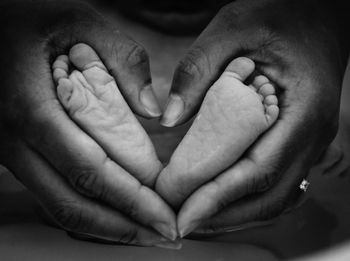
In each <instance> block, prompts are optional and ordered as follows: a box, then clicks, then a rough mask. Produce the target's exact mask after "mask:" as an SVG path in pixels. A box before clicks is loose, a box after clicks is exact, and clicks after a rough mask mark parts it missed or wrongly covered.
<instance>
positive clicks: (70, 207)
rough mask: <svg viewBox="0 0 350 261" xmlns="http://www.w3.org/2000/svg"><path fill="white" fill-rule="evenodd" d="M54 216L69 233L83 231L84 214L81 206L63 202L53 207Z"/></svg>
mask: <svg viewBox="0 0 350 261" xmlns="http://www.w3.org/2000/svg"><path fill="white" fill-rule="evenodd" d="M52 212H53V213H52V214H53V216H54V218H55V220H56V221H57V222H58V224H59V225H60V226H61V227H63V228H64V229H65V230H68V231H76V232H77V231H80V230H82V229H83V213H82V210H81V208H80V207H79V205H78V204H77V203H76V202H74V201H72V200H61V201H59V202H57V203H55V205H54V207H53V211H52Z"/></svg>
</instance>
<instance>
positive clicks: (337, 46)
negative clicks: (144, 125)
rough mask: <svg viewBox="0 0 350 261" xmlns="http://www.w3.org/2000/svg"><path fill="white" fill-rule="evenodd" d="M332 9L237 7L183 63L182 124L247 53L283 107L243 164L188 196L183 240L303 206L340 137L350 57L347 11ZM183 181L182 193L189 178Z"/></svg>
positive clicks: (178, 90)
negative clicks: (310, 179) (317, 168)
mask: <svg viewBox="0 0 350 261" xmlns="http://www.w3.org/2000/svg"><path fill="white" fill-rule="evenodd" d="M325 2H329V1H312V0H310V1H292V0H284V1H280V0H265V1H254V0H244V1H243V0H242V1H236V2H233V3H231V4H228V5H226V6H225V7H224V8H222V9H221V10H220V12H219V13H218V14H217V15H216V17H215V18H214V19H213V20H212V22H211V23H210V24H209V25H208V26H207V28H206V29H205V30H204V31H203V33H202V34H201V35H200V36H199V37H198V39H197V40H196V41H195V43H194V44H193V45H192V47H191V48H190V50H189V52H188V54H187V55H186V56H185V57H184V58H183V59H182V61H181V62H180V64H179V66H178V68H177V70H176V72H175V75H174V79H173V85H172V90H171V93H172V94H176V95H178V96H180V97H181V98H182V99H183V101H184V103H185V109H184V112H183V113H182V116H181V117H180V118H179V120H178V121H177V124H181V123H183V122H186V121H187V120H188V119H189V118H190V117H191V116H193V115H194V113H195V112H196V111H197V110H198V108H199V106H200V104H201V101H202V99H203V97H204V95H205V93H206V91H207V90H208V88H209V87H210V86H211V84H212V83H213V82H214V81H215V80H216V79H217V78H218V76H219V75H220V73H221V72H222V70H223V68H224V67H225V66H226V65H227V63H228V62H229V61H231V60H232V58H233V57H237V56H247V57H249V58H251V59H252V60H254V61H255V62H256V63H257V69H258V70H259V71H260V72H261V73H262V74H264V75H266V76H267V77H268V78H269V79H270V80H271V81H273V82H274V83H275V84H276V86H277V88H278V95H279V106H280V116H279V119H278V120H277V122H276V124H275V125H274V126H273V128H272V129H270V130H269V131H268V132H267V133H266V134H264V135H263V136H262V137H260V139H259V140H258V141H257V142H256V143H255V144H254V145H253V146H252V147H251V148H250V149H249V150H248V151H247V152H246V153H245V155H244V156H243V157H242V158H241V159H240V161H238V162H237V163H236V164H234V165H233V166H231V167H230V168H229V169H228V170H226V171H225V172H224V173H223V174H221V175H218V176H217V177H216V178H215V179H214V180H212V181H211V182H208V183H207V184H205V185H203V186H201V187H199V186H198V189H197V190H196V191H195V192H194V193H193V194H192V195H191V196H190V197H189V198H186V197H184V198H183V199H182V200H183V201H184V204H183V205H182V207H181V209H180V210H179V213H178V229H179V232H180V235H182V236H183V235H186V234H188V233H190V232H192V231H194V230H196V229H197V231H200V232H208V233H210V232H220V231H224V230H226V229H229V228H232V227H235V226H237V225H241V224H244V223H249V222H253V221H260V220H265V219H269V218H272V217H275V216H277V215H279V214H280V213H281V212H282V211H283V210H284V209H285V208H286V207H287V206H288V205H289V204H290V203H291V202H294V201H295V200H296V199H297V197H298V195H299V194H300V192H301V191H300V190H299V189H298V186H299V184H300V182H301V180H302V179H303V178H304V177H305V176H306V175H307V173H308V170H309V169H310V167H311V166H312V165H313V163H314V162H315V161H316V160H317V159H318V158H319V157H320V155H321V154H322V153H323V152H324V151H325V149H326V148H327V146H328V145H329V143H330V142H331V141H332V139H333V138H334V136H335V134H336V132H337V126H338V111H339V106H340V99H339V98H340V94H341V84H342V78H343V75H344V70H345V67H346V62H347V57H348V49H347V48H348V39H347V37H346V34H344V31H343V30H344V29H346V27H345V25H344V24H342V21H343V20H342V19H343V17H342V15H344V13H345V9H342V7H340V6H337V5H339V3H336V2H332V3H329V6H328V4H327V3H325ZM343 12H344V13H343ZM345 32H346V30H345ZM169 110H171V108H167V110H166V111H165V113H164V114H163V115H164V116H163V117H164V118H166V117H167V113H168V111H169ZM192 182H193V180H192ZM180 183H181V184H177V187H178V191H177V193H180V194H181V192H184V190H186V180H183V182H180ZM185 192H186V191H185ZM183 194H184V195H185V194H187V193H183Z"/></svg>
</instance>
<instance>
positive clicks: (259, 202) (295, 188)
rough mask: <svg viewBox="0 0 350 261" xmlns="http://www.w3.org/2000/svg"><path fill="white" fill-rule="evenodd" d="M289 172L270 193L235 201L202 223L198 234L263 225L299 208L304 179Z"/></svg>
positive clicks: (291, 170) (292, 170)
mask: <svg viewBox="0 0 350 261" xmlns="http://www.w3.org/2000/svg"><path fill="white" fill-rule="evenodd" d="M294 171H297V169H290V170H289V171H288V173H286V177H292V178H285V179H281V180H280V181H279V182H278V183H277V184H276V185H275V186H274V187H273V188H271V189H270V190H268V191H266V192H264V193H259V194H256V195H252V196H250V197H245V198H242V199H240V200H238V201H236V202H232V203H231V204H230V205H228V206H227V207H226V208H224V209H223V210H222V211H220V212H218V213H217V214H216V215H214V216H213V217H211V218H209V219H206V220H203V222H202V223H201V224H200V225H199V227H198V229H197V230H196V232H198V233H213V232H216V233H222V232H227V231H232V230H236V229H238V228H244V227H251V226H257V225H263V224H265V223H269V222H271V221H272V220H273V219H274V218H276V217H278V216H279V215H280V214H282V213H283V212H285V211H286V209H289V208H290V207H292V206H295V205H299V204H300V203H301V202H302V199H303V193H304V192H303V191H302V190H300V188H299V184H300V183H301V180H300V178H299V177H295V173H294Z"/></svg>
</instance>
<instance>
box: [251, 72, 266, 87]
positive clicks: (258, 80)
mask: <svg viewBox="0 0 350 261" xmlns="http://www.w3.org/2000/svg"><path fill="white" fill-rule="evenodd" d="M269 82H270V81H269V79H268V78H267V77H266V76H264V75H258V76H256V77H255V78H254V80H253V82H252V84H251V85H252V86H254V87H255V88H256V89H259V88H260V87H261V86H263V85H264V84H267V83H269Z"/></svg>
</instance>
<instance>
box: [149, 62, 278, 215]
mask: <svg viewBox="0 0 350 261" xmlns="http://www.w3.org/2000/svg"><path fill="white" fill-rule="evenodd" d="M254 69H255V64H254V62H253V61H252V60H250V59H248V58H246V57H239V58H237V59H234V60H233V61H232V62H231V63H230V64H229V65H228V66H227V68H226V69H225V71H224V73H223V74H222V75H221V76H220V78H219V79H218V80H217V81H216V82H215V83H214V84H213V85H212V86H211V87H210V89H209V90H208V92H207V94H206V96H205V98H204V100H203V103H202V106H201V108H200V110H199V112H198V114H197V115H196V118H195V119H194V121H193V124H192V126H191V128H190V129H189V130H188V132H187V134H186V136H185V137H184V138H183V140H182V141H181V143H180V144H179V145H178V147H177V148H176V150H175V152H174V154H173V155H172V157H171V159H170V162H169V164H168V165H167V166H166V167H165V168H164V169H163V170H162V172H161V174H160V176H159V178H158V180H157V185H156V190H157V191H158V193H160V195H161V196H162V197H163V198H164V199H166V200H167V201H168V202H170V204H171V205H172V206H175V207H176V208H177V209H179V207H181V204H182V203H183V199H184V197H188V196H189V195H191V193H193V192H194V190H195V189H196V188H197V187H198V185H199V184H200V185H202V184H204V183H206V182H208V181H210V180H212V179H214V178H215V177H216V176H217V175H218V174H220V173H221V172H223V171H224V170H225V169H227V168H228V167H230V166H232V165H233V164H234V163H235V161H237V160H238V159H239V158H240V157H241V156H242V154H243V153H244V152H245V151H246V150H247V148H249V146H250V145H252V143H253V142H254V141H255V140H256V139H258V137H259V136H260V135H261V134H262V133H263V132H265V131H266V130H268V129H269V128H270V127H271V126H272V124H273V123H275V121H276V119H277V117H278V111H279V109H278V106H277V105H278V100H277V97H276V95H275V88H274V86H273V85H272V84H271V83H270V81H269V80H268V79H267V78H266V77H265V76H263V75H257V76H256V77H252V78H253V79H252V80H251V81H250V83H249V85H248V83H247V85H246V84H245V83H244V82H246V80H247V79H248V77H250V76H252V73H253V72H254ZM178 188H181V191H179V190H178ZM179 192H180V193H179ZM202 200H203V201H204V202H205V201H206V200H210V198H207V199H202Z"/></svg>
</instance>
